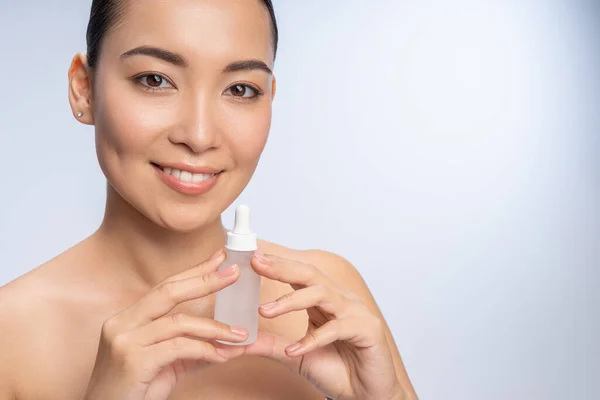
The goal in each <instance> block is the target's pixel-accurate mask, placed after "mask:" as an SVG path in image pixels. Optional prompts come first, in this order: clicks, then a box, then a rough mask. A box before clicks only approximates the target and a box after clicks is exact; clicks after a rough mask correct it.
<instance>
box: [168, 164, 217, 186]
mask: <svg viewBox="0 0 600 400" xmlns="http://www.w3.org/2000/svg"><path fill="white" fill-rule="evenodd" d="M159 168H160V169H161V170H162V171H163V172H164V173H165V174H167V175H171V176H174V177H175V178H177V179H179V180H180V181H182V182H190V183H200V182H204V181H207V180H209V179H210V178H212V177H214V176H215V175H216V174H194V173H191V172H189V171H182V170H180V169H177V168H163V167H159Z"/></svg>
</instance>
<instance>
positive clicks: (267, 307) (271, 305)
mask: <svg viewBox="0 0 600 400" xmlns="http://www.w3.org/2000/svg"><path fill="white" fill-rule="evenodd" d="M276 306H277V302H276V301H272V302H270V303H266V304H263V305H262V306H260V308H262V309H263V310H265V311H266V310H271V309H273V308H275V307H276Z"/></svg>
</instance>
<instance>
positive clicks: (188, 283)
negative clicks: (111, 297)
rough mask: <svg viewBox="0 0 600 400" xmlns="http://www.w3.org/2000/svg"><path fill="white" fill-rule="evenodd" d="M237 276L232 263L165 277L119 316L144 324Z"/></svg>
mask: <svg viewBox="0 0 600 400" xmlns="http://www.w3.org/2000/svg"><path fill="white" fill-rule="evenodd" d="M239 276H240V269H239V267H238V266H237V265H232V266H230V267H228V268H225V269H222V270H220V271H216V272H211V273H208V274H205V275H200V276H195V277H192V278H187V279H181V280H177V281H167V282H163V283H162V284H160V285H158V286H157V287H155V288H154V289H152V290H150V291H149V292H148V293H147V294H146V295H144V297H142V299H141V300H139V301H138V302H137V303H135V304H134V305H133V306H131V308H129V309H128V310H127V311H126V312H125V313H124V314H125V315H124V316H121V317H120V320H121V321H123V323H124V324H125V325H126V326H127V327H129V329H132V328H134V327H136V326H141V325H145V324H147V323H149V322H151V321H153V320H155V319H157V318H159V317H162V316H163V315H165V314H167V313H168V312H169V311H171V310H172V309H173V308H175V306H177V305H178V304H180V303H183V302H186V301H190V300H194V299H199V298H202V297H205V296H208V295H209V294H212V293H215V292H217V291H219V290H221V289H223V288H225V287H227V286H229V285H231V284H233V283H234V282H235V281H236V280H237V279H238V278H239Z"/></svg>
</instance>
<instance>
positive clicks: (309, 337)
mask: <svg viewBox="0 0 600 400" xmlns="http://www.w3.org/2000/svg"><path fill="white" fill-rule="evenodd" d="M306 339H307V340H308V342H309V343H314V344H318V343H319V340H318V338H317V332H316V331H312V332H309V333H308V335H307V337H306Z"/></svg>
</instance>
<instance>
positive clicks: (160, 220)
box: [152, 205, 221, 233]
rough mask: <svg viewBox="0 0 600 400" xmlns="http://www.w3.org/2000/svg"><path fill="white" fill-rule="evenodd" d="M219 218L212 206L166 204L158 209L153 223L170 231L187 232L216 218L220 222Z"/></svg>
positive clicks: (212, 221) (203, 226)
mask: <svg viewBox="0 0 600 400" xmlns="http://www.w3.org/2000/svg"><path fill="white" fill-rule="evenodd" d="M220 218H221V213H220V212H219V210H217V209H215V208H214V207H206V206H202V205H186V206H173V205H171V206H168V205H167V206H165V207H164V208H163V209H162V210H158V213H157V218H156V219H155V220H154V223H156V224H157V225H159V226H161V227H163V228H165V229H167V230H169V231H172V232H179V233H189V232H194V231H196V230H199V229H203V228H206V227H208V226H210V225H211V224H213V223H215V221H217V220H218V223H219V224H220ZM152 219H154V218H152Z"/></svg>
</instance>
